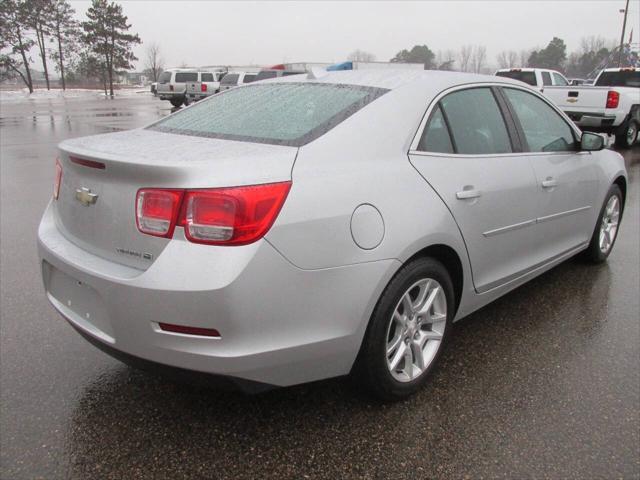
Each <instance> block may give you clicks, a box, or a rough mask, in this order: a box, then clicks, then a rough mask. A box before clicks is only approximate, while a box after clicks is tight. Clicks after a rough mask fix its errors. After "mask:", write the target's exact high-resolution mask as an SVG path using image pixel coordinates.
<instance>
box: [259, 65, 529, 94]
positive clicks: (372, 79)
mask: <svg viewBox="0 0 640 480" xmlns="http://www.w3.org/2000/svg"><path fill="white" fill-rule="evenodd" d="M263 81H264V82H265V83H267V82H269V83H289V82H309V83H333V84H347V85H357V86H363V87H375V88H384V89H387V90H395V89H398V88H401V87H407V88H411V87H412V86H413V87H415V88H417V89H419V90H424V89H431V88H438V89H440V90H442V89H446V88H449V87H454V86H457V85H464V84H469V83H505V84H511V85H519V86H522V82H520V81H518V80H513V79H510V78H505V77H496V76H495V75H480V74H475V73H462V72H448V71H439V70H409V69H401V68H399V69H387V68H385V69H379V70H378V69H366V70H339V71H332V72H327V71H324V70H322V71H320V72H318V73H315V72H314V73H313V74H300V75H290V76H287V77H278V78H272V79H267V80H263Z"/></svg>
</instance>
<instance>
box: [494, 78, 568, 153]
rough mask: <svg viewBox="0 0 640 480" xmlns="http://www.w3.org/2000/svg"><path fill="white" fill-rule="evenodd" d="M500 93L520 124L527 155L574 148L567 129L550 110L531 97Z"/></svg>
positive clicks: (516, 92)
mask: <svg viewBox="0 0 640 480" xmlns="http://www.w3.org/2000/svg"><path fill="white" fill-rule="evenodd" d="M504 93H505V95H506V96H507V99H508V100H509V103H511V105H512V107H513V110H514V111H515V113H516V116H517V117H518V120H519V121H520V125H521V126H522V130H523V131H524V136H525V138H526V140H527V144H528V147H529V148H528V150H529V151H530V152H565V151H573V150H575V149H576V146H575V138H574V137H573V131H572V130H571V127H569V125H568V124H567V122H565V121H564V119H563V118H562V117H561V116H560V115H558V112H556V111H555V110H554V109H553V108H551V107H550V106H549V105H547V103H546V102H544V101H543V100H541V99H540V98H538V97H536V96H535V95H533V94H531V93H529V92H524V91H522V90H516V89H513V88H505V89H504Z"/></svg>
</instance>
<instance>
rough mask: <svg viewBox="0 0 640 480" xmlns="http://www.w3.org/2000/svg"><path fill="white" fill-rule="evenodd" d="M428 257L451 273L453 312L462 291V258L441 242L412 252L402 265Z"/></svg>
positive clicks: (456, 309) (458, 304) (457, 305)
mask: <svg viewBox="0 0 640 480" xmlns="http://www.w3.org/2000/svg"><path fill="white" fill-rule="evenodd" d="M424 257H430V258H433V259H435V260H438V261H439V262H440V263H442V264H443V265H444V267H445V268H446V269H447V271H448V272H449V275H451V281H452V283H453V292H454V295H455V305H456V308H455V312H454V314H455V313H457V311H458V307H459V306H460V301H461V300H462V292H463V291H464V270H463V266H462V260H461V259H460V256H459V255H458V253H457V252H456V251H455V250H454V249H453V248H451V247H450V246H449V245H445V244H442V243H438V244H434V245H429V246H427V247H424V248H422V249H421V250H419V251H417V252H416V253H414V254H413V255H412V256H411V257H409V258H408V259H407V261H405V262H404V263H403V264H402V266H405V265H406V264H408V263H410V262H412V261H413V260H415V259H417V258H424Z"/></svg>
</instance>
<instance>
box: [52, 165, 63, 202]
mask: <svg viewBox="0 0 640 480" xmlns="http://www.w3.org/2000/svg"><path fill="white" fill-rule="evenodd" d="M61 184H62V165H61V164H60V159H59V158H56V173H55V178H54V179H53V199H54V200H57V199H58V196H59V195H60V185H61Z"/></svg>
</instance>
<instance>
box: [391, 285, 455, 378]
mask: <svg viewBox="0 0 640 480" xmlns="http://www.w3.org/2000/svg"><path fill="white" fill-rule="evenodd" d="M446 321H447V298H446V295H445V292H444V289H443V288H442V286H441V285H440V283H438V282H437V281H436V280H434V279H431V278H425V279H422V280H419V281H417V282H416V283H414V284H413V285H412V286H411V287H409V289H408V290H406V292H405V293H404V294H403V295H402V297H401V298H400V301H399V302H398V304H397V305H396V308H395V309H394V311H393V314H392V316H391V319H390V321H389V326H388V327H387V336H386V338H387V344H386V356H387V367H388V368H389V372H390V373H391V375H392V376H393V378H394V379H395V380H397V381H399V382H410V381H413V380H415V379H416V378H418V377H419V376H420V375H422V374H423V373H424V372H425V370H427V368H428V367H429V365H430V364H431V362H432V361H433V359H434V358H435V356H436V354H437V352H438V349H439V348H440V344H441V343H442V339H443V336H444V330H445V328H446Z"/></svg>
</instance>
